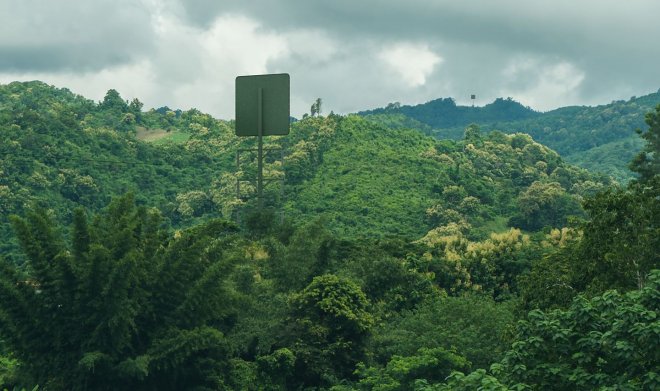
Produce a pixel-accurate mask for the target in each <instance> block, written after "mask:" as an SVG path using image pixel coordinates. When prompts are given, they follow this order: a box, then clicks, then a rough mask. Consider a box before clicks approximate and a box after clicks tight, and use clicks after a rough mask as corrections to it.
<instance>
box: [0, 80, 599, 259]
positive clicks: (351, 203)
mask: <svg viewBox="0 0 660 391" xmlns="http://www.w3.org/2000/svg"><path fill="white" fill-rule="evenodd" d="M141 108H142V107H141V103H140V102H139V101H133V102H125V101H123V100H122V99H121V97H120V96H119V94H118V93H117V92H116V91H114V90H111V91H109V92H108V94H107V95H106V97H105V99H104V100H103V101H102V102H100V103H98V104H97V103H95V102H92V101H90V100H87V99H85V98H83V97H80V96H77V95H75V94H72V93H71V92H70V91H68V90H66V89H57V88H54V87H50V86H48V85H46V84H44V83H40V82H30V83H11V84H9V85H5V86H0V139H1V141H2V143H1V144H0V148H2V149H1V150H0V155H1V156H2V157H1V160H0V170H2V172H3V175H2V177H1V178H0V192H1V194H2V203H1V204H0V208H1V210H2V221H1V222H0V223H2V228H1V231H0V235H1V236H2V237H3V238H5V239H7V238H8V236H9V229H8V225H7V216H8V215H9V214H12V213H19V214H20V213H22V212H23V210H24V209H25V208H26V207H27V206H29V205H31V204H37V205H40V206H42V207H44V208H46V209H51V210H52V211H53V212H54V213H55V214H57V215H59V216H64V218H65V219H69V218H70V217H71V213H72V210H73V209H74V208H75V207H76V206H79V205H80V206H85V207H87V208H90V209H92V210H98V209H99V208H101V207H103V206H104V205H106V203H107V201H108V199H109V198H111V197H113V196H116V195H119V194H122V193H124V192H127V191H133V192H135V194H136V197H137V200H138V202H139V203H143V204H146V205H149V206H155V207H158V208H159V209H161V210H162V211H163V212H164V214H165V216H166V217H167V218H168V219H169V220H170V221H171V222H172V223H173V224H174V226H175V227H181V226H186V225H189V224H192V223H194V222H195V221H198V220H200V219H207V218H211V217H216V216H223V217H225V218H227V219H232V218H234V217H235V213H236V211H237V210H243V214H245V213H247V212H248V211H249V210H250V209H251V208H252V206H253V199H249V197H247V196H249V195H250V192H251V191H252V190H253V187H252V186H251V185H250V184H249V181H250V179H251V178H254V172H255V171H254V168H255V167H254V159H251V158H250V157H249V156H246V157H244V158H242V159H243V160H242V162H243V164H242V165H241V168H240V170H239V171H236V167H235V156H236V155H235V154H236V151H237V150H238V149H239V148H243V149H244V148H250V147H252V146H253V143H254V140H253V139H252V138H240V139H239V138H237V137H235V136H234V134H233V129H232V126H233V125H232V123H231V122H225V121H219V120H216V119H213V118H212V117H210V116H209V115H206V114H203V113H200V112H199V111H197V110H194V109H193V110H189V111H186V112H181V111H174V110H170V109H169V108H161V109H158V110H150V111H146V112H144V111H142V110H141ZM149 132H157V133H159V134H160V135H161V136H162V133H163V132H165V133H167V134H168V136H167V137H165V138H164V139H163V138H160V139H159V140H158V142H157V143H153V144H150V143H147V142H144V141H141V140H140V139H139V138H138V135H144V134H145V133H149ZM169 135H172V136H171V137H170V136H169ZM167 140H169V141H167ZM266 146H267V147H268V148H274V147H282V148H283V149H284V159H283V160H282V159H280V158H279V157H278V156H276V155H273V156H271V157H270V158H269V162H268V164H267V165H266V175H267V176H268V178H272V179H277V178H283V177H285V178H286V180H285V181H284V188H283V189H282V188H279V187H278V186H276V184H275V183H271V184H270V185H269V187H268V188H267V189H266V195H267V198H268V203H270V204H273V205H276V206H278V207H282V209H283V210H284V211H285V214H286V215H287V216H288V217H290V218H291V219H293V221H294V222H296V223H300V222H304V221H308V220H311V219H314V218H316V217H320V216H324V217H325V218H326V222H327V226H328V227H329V228H330V229H332V230H333V231H335V232H336V233H338V234H339V235H341V236H347V237H348V236H351V237H352V236H358V237H359V236H378V237H382V236H388V235H403V236H407V237H410V238H419V237H421V236H423V235H424V234H426V232H428V230H429V229H433V228H438V227H442V226H447V225H452V226H453V227H455V228H457V229H461V230H463V231H468V230H469V229H470V228H473V229H472V230H471V232H472V235H475V236H484V235H487V234H488V233H489V232H490V231H491V230H493V229H503V228H505V226H506V223H507V222H508V221H510V222H511V224H513V225H516V226H520V227H523V228H526V229H530V230H535V229H538V228H541V227H542V226H543V225H547V224H549V225H562V224H563V223H564V222H565V220H566V217H567V216H568V215H570V214H576V213H577V214H579V213H580V208H579V205H578V204H579V202H578V201H579V199H580V197H581V196H582V195H584V194H587V193H589V192H592V191H593V190H594V189H597V188H600V187H602V186H603V185H605V184H607V183H608V181H607V180H606V179H604V178H598V177H595V176H593V175H591V174H589V173H588V172H586V171H584V170H580V169H577V168H575V167H572V166H570V165H568V164H567V163H565V162H564V161H563V160H562V159H561V158H560V157H559V155H557V154H556V153H555V152H553V151H551V150H550V149H548V148H546V147H544V146H542V145H540V144H538V143H536V142H534V141H533V140H532V139H531V138H530V137H529V136H526V135H522V134H520V135H505V134H502V133H499V132H493V133H491V134H489V135H487V136H484V135H481V134H480V132H479V131H478V130H477V129H472V131H471V133H470V134H469V136H468V138H467V139H465V140H461V141H450V140H445V141H438V140H436V139H434V138H432V137H427V136H424V135H422V134H421V133H420V132H419V131H417V130H406V129H391V128H388V127H384V126H381V125H379V124H376V123H374V122H373V121H370V120H366V119H364V118H361V117H359V116H348V117H342V116H336V115H331V116H329V117H326V118H321V117H312V118H308V119H306V120H303V121H299V122H296V123H294V124H293V125H292V129H291V134H290V135H289V136H287V137H272V138H268V139H267V145H266ZM236 180H242V181H244V182H242V183H243V184H244V185H243V187H242V188H241V189H242V194H240V196H239V197H238V198H237V195H236ZM282 194H283V195H284V198H282V197H281V195H282ZM543 197H546V198H547V199H544V198H543ZM558 206H560V207H561V208H560V212H552V213H550V212H549V211H550V208H555V207H558ZM3 246H4V247H3V248H4V249H10V248H14V247H15V246H14V244H13V243H12V242H11V241H9V240H3Z"/></svg>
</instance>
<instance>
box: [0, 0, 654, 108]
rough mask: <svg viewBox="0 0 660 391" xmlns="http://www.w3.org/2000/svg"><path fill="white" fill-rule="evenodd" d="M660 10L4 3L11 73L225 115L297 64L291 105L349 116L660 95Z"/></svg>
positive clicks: (649, 1)
mask: <svg viewBox="0 0 660 391" xmlns="http://www.w3.org/2000/svg"><path fill="white" fill-rule="evenodd" d="M657 15H660V1H657V0H633V1H627V2H622V1H620V0H582V1H575V0H554V1H541V0H470V1H456V0H451V1H449V0H408V1H400V0H398V1H389V0H359V1H356V0H333V1H310V0H252V1H244V0H240V1H239V0H114V1H110V0H85V1H83V0H77V1H75V0H58V1H46V0H0V80H2V81H6V80H8V79H9V78H11V77H23V78H30V77H39V78H51V76H52V80H55V82H56V83H65V85H64V86H68V85H66V84H73V85H74V87H75V86H79V88H80V90H81V93H84V94H92V95H95V96H92V97H94V98H97V99H98V98H99V97H100V96H102V92H100V91H97V90H101V89H105V90H107V89H108V88H117V89H119V90H120V92H121V91H122V90H121V88H124V89H128V90H129V94H133V96H136V97H139V98H140V99H143V100H144V101H145V103H146V104H147V105H154V106H160V105H170V106H177V105H179V106H181V107H182V108H186V107H191V106H193V107H197V108H199V109H201V110H205V111H209V112H211V113H213V114H215V115H219V116H222V117H228V116H231V115H232V109H231V108H232V101H231V100H232V99H233V91H232V88H233V78H234V77H235V76H237V75H239V74H251V73H255V72H257V73H265V72H289V73H290V74H291V75H292V78H291V80H292V108H293V109H294V113H293V114H294V115H301V114H302V112H303V111H307V110H308V109H309V105H310V104H311V102H312V101H313V100H314V99H316V98H317V97H322V98H323V100H324V102H325V104H324V107H325V109H326V110H327V111H329V110H335V111H336V112H340V113H347V112H354V111H358V110H363V109H368V108H372V107H374V106H382V105H385V104H387V103H389V102H393V101H400V102H401V103H403V104H414V103H420V102H424V101H427V100H430V99H435V98H438V97H448V96H451V97H454V98H456V99H457V100H458V102H459V103H467V102H468V101H469V96H470V94H477V96H478V101H477V104H484V103H488V102H489V101H492V99H494V98H496V97H501V96H504V97H507V96H510V97H513V98H514V99H517V100H519V101H521V102H522V103H524V104H527V105H530V106H532V107H533V108H536V109H542V110H547V109H551V108H554V107H558V106H565V105H570V104H595V103H607V102H609V101H610V100H613V99H623V98H628V97H630V96H631V95H641V94H644V93H648V92H652V91H655V90H657V89H658V87H660V71H658V67H657V64H659V63H660V45H658V44H657V42H656V41H657V37H660V24H659V23H657V21H656V19H657ZM3 74H4V76H3ZM80 74H84V75H88V76H85V77H81V76H80ZM58 75H59V76H58ZM94 75H98V77H96V76H94ZM46 81H47V80H46ZM112 83H114V84H116V85H114V84H112ZM103 92H104V91H103ZM99 95H100V96H99Z"/></svg>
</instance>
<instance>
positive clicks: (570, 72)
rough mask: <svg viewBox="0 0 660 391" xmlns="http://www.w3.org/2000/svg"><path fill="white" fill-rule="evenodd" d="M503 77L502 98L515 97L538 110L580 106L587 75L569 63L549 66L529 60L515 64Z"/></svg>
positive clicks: (561, 62)
mask: <svg viewBox="0 0 660 391" xmlns="http://www.w3.org/2000/svg"><path fill="white" fill-rule="evenodd" d="M502 76H503V78H504V88H503V89H502V90H501V92H500V95H502V96H510V97H514V98H515V99H516V100H518V101H520V102H522V103H524V104H526V105H529V106H531V107H533V108H534V109H537V110H550V109H554V108H557V107H560V106H567V105H570V104H577V103H578V102H579V101H580V99H579V92H580V86H581V84H582V82H583V81H584V79H585V73H584V72H583V71H582V70H581V69H579V68H578V67H576V66H575V65H574V64H572V63H570V62H568V61H558V62H554V63H548V62H545V61H544V60H543V59H538V58H530V57H523V58H517V59H514V60H512V61H511V62H510V64H509V65H508V66H507V67H506V68H505V69H504V70H503V71H502Z"/></svg>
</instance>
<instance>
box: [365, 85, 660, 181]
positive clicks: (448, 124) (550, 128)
mask: <svg viewBox="0 0 660 391" xmlns="http://www.w3.org/2000/svg"><path fill="white" fill-rule="evenodd" d="M658 104H660V92H656V93H653V94H649V95H646V96H642V97H639V98H637V97H633V98H631V99H630V100H628V101H614V102H612V103H610V104H607V105H600V106H595V107H588V106H571V107H563V108H559V109H556V110H552V111H549V112H546V113H538V112H534V111H532V110H530V109H526V108H524V107H523V106H522V105H520V104H519V103H517V102H515V101H512V100H510V99H507V100H504V99H497V100H496V101H495V102H493V103H491V104H489V105H486V106H484V107H474V108H473V107H468V106H456V105H455V104H454V102H453V100H451V99H449V98H447V99H438V100H434V101H431V102H428V103H425V104H422V105H417V106H397V105H390V106H388V107H387V108H383V109H376V110H371V111H367V112H362V113H360V114H362V115H365V116H367V117H368V118H370V119H372V120H374V121H377V122H379V123H383V124H391V123H393V122H395V121H393V120H392V119H391V118H390V117H392V116H394V117H395V118H397V117H398V119H397V120H396V123H400V124H403V123H406V120H403V119H401V118H400V117H401V116H402V115H403V116H406V117H409V118H411V119H412V120H415V121H418V122H421V123H423V124H424V125H426V126H428V127H430V128H432V130H428V129H424V130H423V131H424V133H426V134H430V133H432V134H434V135H435V136H436V137H438V138H450V139H460V138H462V137H463V131H464V128H465V126H466V125H468V124H469V123H476V124H478V125H479V126H480V127H481V129H482V131H484V132H487V131H491V130H501V131H503V132H506V133H515V132H520V133H527V134H529V135H531V136H532V137H533V138H534V139H535V140H537V141H538V142H540V143H542V144H544V145H547V146H549V147H550V148H552V149H554V150H556V151H557V152H559V154H561V155H562V156H563V157H565V158H566V159H567V160H569V161H571V162H573V163H574V164H577V165H580V166H582V167H585V168H589V169H592V170H597V171H598V172H602V173H605V174H608V175H612V176H613V177H614V178H615V179H617V180H618V181H621V182H625V181H628V180H629V179H631V178H632V174H631V173H630V172H629V171H628V170H627V167H626V165H627V163H628V162H629V161H630V156H632V155H634V154H636V153H637V152H639V148H640V146H641V142H639V141H636V140H637V139H638V136H637V135H636V133H635V130H636V129H638V128H641V129H643V128H644V127H645V124H644V115H645V114H646V113H647V112H649V111H652V110H653V108H654V107H655V106H656V105H658ZM624 141H625V142H624ZM619 142H622V143H623V144H621V143H619ZM610 143H614V144H611V145H610V147H605V145H607V144H610ZM621 147H623V148H625V149H620V148H621ZM593 148H599V149H598V150H597V151H594V152H593V153H590V154H585V152H587V151H590V150H591V149H593Z"/></svg>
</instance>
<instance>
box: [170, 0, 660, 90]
mask: <svg viewBox="0 0 660 391" xmlns="http://www.w3.org/2000/svg"><path fill="white" fill-rule="evenodd" d="M182 5H183V8H184V9H185V11H186V15H187V18H188V20H189V21H190V22H191V23H193V24H196V25H199V26H204V25H207V24H208V23H211V22H212V21H213V18H214V17H215V15H217V14H222V13H235V14H244V15H249V16H250V17H252V18H254V19H256V20H259V21H260V22H262V23H263V25H264V28H268V29H273V30H276V31H287V30H294V29H299V28H308V29H309V28H313V29H322V30H324V31H326V32H327V33H328V34H329V35H330V36H333V37H336V38H337V39H338V40H340V41H348V42H352V43H355V42H356V41H359V40H363V41H365V42H367V43H365V45H364V46H367V45H369V44H374V43H376V44H387V42H392V41H412V42H425V43H427V44H428V45H429V46H430V48H431V49H433V50H434V51H436V52H438V53H440V54H441V55H442V57H443V58H444V59H445V61H444V63H443V71H442V72H435V73H434V75H432V77H431V78H430V79H429V83H430V84H434V81H435V84H436V85H444V86H454V89H452V90H449V91H438V92H439V93H440V92H446V93H457V92H458V90H459V89H463V90H464V91H463V92H464V93H465V94H468V93H469V91H468V90H469V89H472V90H479V91H480V92H481V93H482V94H485V95H496V94H497V93H498V92H501V91H502V90H506V89H507V88H506V87H505V86H502V85H501V83H502V80H501V71H503V69H504V68H506V66H507V65H506V64H507V63H508V62H510V61H512V60H515V59H516V58H518V59H521V58H536V59H538V60H539V61H540V63H539V64H549V63H555V64H562V63H570V64H572V65H573V67H574V69H575V70H576V71H582V72H583V73H584V77H583V80H582V82H581V83H580V88H579V90H578V91H575V94H576V98H577V99H582V100H583V101H587V102H594V101H598V100H599V99H606V97H608V96H611V95H612V94H613V93H614V94H617V93H619V94H625V93H632V92H633V91H640V90H642V91H643V90H644V88H647V89H649V90H654V89H656V88H657V87H658V86H659V85H660V71H658V67H657V64H658V63H660V45H658V44H657V38H658V37H660V24H658V23H657V20H656V19H657V15H660V2H659V1H657V0H636V1H629V2H621V1H618V0H617V1H614V0H599V1H572V0H557V1H519V0H500V1H493V0H473V1H469V2H463V1H450V0H410V1H382V0H360V1H354V0H335V1H326V2H319V1H284V0H261V1H259V0H257V1H249V2H247V1H228V2H218V1H214V0H188V1H185V2H182ZM364 49H365V47H363V48H362V50H364ZM294 65H295V64H294ZM362 65H363V66H366V67H369V66H370V65H369V64H368V63H364V64H362ZM536 68H537V72H534V69H531V70H529V71H528V72H526V73H525V72H519V73H518V74H517V75H516V76H517V77H516V78H515V80H511V84H510V87H516V85H518V86H520V87H522V88H524V86H525V84H526V83H527V84H530V83H534V82H536V81H537V79H538V78H539V77H545V76H544V75H540V74H539V72H538V68H539V67H538V66H537V67H536ZM438 78H442V79H445V82H444V83H441V82H440V80H437V79H438ZM446 79H449V80H446ZM417 92H418V93H419V91H417ZM512 92H515V88H513V90H512Z"/></svg>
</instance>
